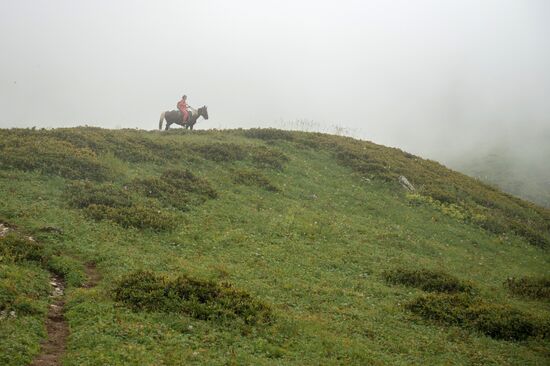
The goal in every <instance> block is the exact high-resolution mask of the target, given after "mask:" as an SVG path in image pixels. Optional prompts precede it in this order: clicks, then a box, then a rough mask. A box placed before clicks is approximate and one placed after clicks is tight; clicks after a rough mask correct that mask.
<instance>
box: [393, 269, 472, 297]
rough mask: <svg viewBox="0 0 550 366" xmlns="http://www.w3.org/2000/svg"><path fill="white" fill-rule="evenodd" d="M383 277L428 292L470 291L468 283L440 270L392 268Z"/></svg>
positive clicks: (394, 282) (397, 283)
mask: <svg viewBox="0 0 550 366" xmlns="http://www.w3.org/2000/svg"><path fill="white" fill-rule="evenodd" d="M383 277H384V279H385V280H386V281H387V282H388V283H391V284H394V285H404V286H409V287H415V288H419V289H421V290H424V291H429V292H446V293H458V292H467V293H469V292H472V290H473V288H472V286H471V285H470V284H468V283H465V282H463V281H460V280H459V279H458V278H456V277H454V276H452V275H450V274H448V273H445V272H442V271H433V270H429V269H404V268H399V269H394V270H392V271H386V272H384V273H383Z"/></svg>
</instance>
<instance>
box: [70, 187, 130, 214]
mask: <svg viewBox="0 0 550 366" xmlns="http://www.w3.org/2000/svg"><path fill="white" fill-rule="evenodd" d="M66 196H67V198H68V200H69V203H70V204H71V206H73V207H76V208H86V207H88V206H90V205H103V206H108V207H130V206H131V205H132V199H131V197H130V195H129V193H128V192H126V191H124V190H123V189H121V188H118V187H117V186H115V185H114V184H111V183H109V184H101V185H98V184H93V183H91V182H86V181H77V182H72V183H70V184H69V185H68V186H67V189H66Z"/></svg>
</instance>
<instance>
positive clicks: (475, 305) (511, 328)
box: [406, 294, 549, 340]
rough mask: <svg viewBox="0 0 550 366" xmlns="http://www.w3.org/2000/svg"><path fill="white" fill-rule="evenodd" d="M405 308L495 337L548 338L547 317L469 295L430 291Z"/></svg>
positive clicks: (518, 338)
mask: <svg viewBox="0 0 550 366" xmlns="http://www.w3.org/2000/svg"><path fill="white" fill-rule="evenodd" d="M406 308H407V309H409V310H410V311H412V312H413V313H415V314H418V315H420V316H422V317H423V318H425V319H428V320H432V321H435V322H438V323H441V324H445V325H457V326H461V327H465V328H469V329H473V330H476V331H479V332H481V333H483V334H485V335H487V336H489V337H492V338H496V339H505V340H524V339H526V338H529V337H541V338H546V337H548V329H549V328H548V326H549V321H548V319H543V320H541V319H536V318H534V317H532V316H530V315H528V314H525V313H523V312H521V311H519V310H516V309H513V308H511V307H510V306H507V305H500V304H493V303H487V302H485V301H483V300H481V299H479V298H475V297H473V296H471V295H468V294H429V295H427V296H421V297H419V298H417V299H415V300H413V301H411V302H409V303H408V304H406Z"/></svg>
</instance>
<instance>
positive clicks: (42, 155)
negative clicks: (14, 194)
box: [0, 130, 111, 181]
mask: <svg viewBox="0 0 550 366" xmlns="http://www.w3.org/2000/svg"><path fill="white" fill-rule="evenodd" d="M0 139H2V143H0V168H2V167H10V168H17V169H21V170H26V171H32V170H35V171H39V172H41V173H45V174H55V175H59V176H62V177H65V178H70V179H91V180H98V181H101V180H105V179H107V178H109V177H110V176H111V172H110V170H109V168H108V167H107V166H105V165H104V164H103V163H102V162H101V161H100V160H99V158H98V157H97V155H96V154H95V153H94V151H92V150H90V149H88V148H78V147H75V146H74V145H72V144H70V143H69V142H66V141H60V140H56V139H53V138H51V137H47V136H44V135H43V134H40V133H39V132H32V133H28V134H23V133H21V132H18V131H17V130H15V131H12V130H10V131H9V133H6V132H3V133H2V134H1V135H0Z"/></svg>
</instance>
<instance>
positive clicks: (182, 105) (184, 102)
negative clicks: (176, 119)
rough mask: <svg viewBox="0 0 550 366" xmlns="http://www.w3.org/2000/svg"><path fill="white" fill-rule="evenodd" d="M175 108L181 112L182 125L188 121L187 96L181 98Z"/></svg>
mask: <svg viewBox="0 0 550 366" xmlns="http://www.w3.org/2000/svg"><path fill="white" fill-rule="evenodd" d="M177 107H178V109H179V111H180V112H181V116H182V119H183V123H184V124H185V123H186V122H187V121H188V120H189V111H188V110H187V107H189V106H188V105H187V95H184V96H183V97H181V100H180V101H179V102H178V104H177Z"/></svg>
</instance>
